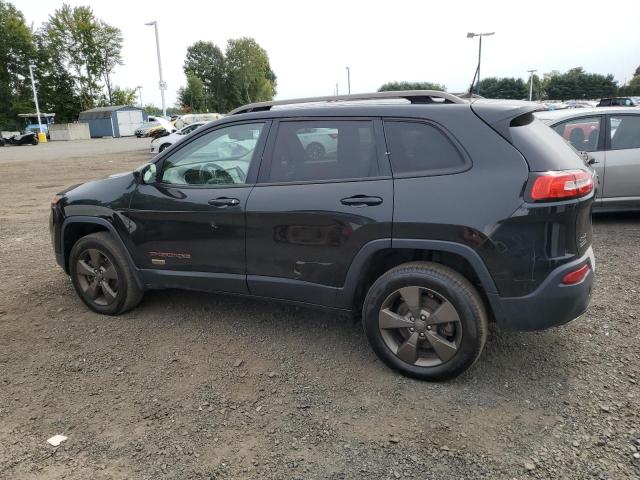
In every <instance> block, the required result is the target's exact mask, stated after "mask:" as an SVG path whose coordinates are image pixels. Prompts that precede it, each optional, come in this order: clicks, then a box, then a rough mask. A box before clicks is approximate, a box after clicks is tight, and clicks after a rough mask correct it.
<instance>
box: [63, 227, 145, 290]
mask: <svg viewBox="0 0 640 480" xmlns="http://www.w3.org/2000/svg"><path fill="white" fill-rule="evenodd" d="M61 232H62V233H61V239H60V240H61V245H62V256H63V265H64V270H65V272H66V273H69V254H70V253H71V249H72V248H73V246H74V245H75V244H76V242H77V241H78V240H80V239H81V238H82V237H86V236H87V235H91V234H92V233H97V232H108V233H109V234H110V235H111V236H112V237H113V238H114V239H115V240H116V242H117V243H118V244H119V245H120V247H121V248H122V250H123V252H124V254H125V257H126V258H127V261H128V262H129V269H130V270H131V272H132V273H133V277H134V279H135V281H136V284H137V286H138V287H139V288H143V287H144V284H143V282H142V279H141V277H140V273H139V272H138V269H137V268H136V267H135V264H134V263H133V259H132V258H131V255H130V253H129V250H127V248H126V246H125V244H124V242H123V241H122V238H121V237H120V235H119V234H118V232H117V231H116V229H115V227H114V226H113V224H112V223H111V222H109V221H108V220H106V219H104V218H99V217H87V216H74V217H67V218H66V219H65V220H64V222H63V223H62V228H61Z"/></svg>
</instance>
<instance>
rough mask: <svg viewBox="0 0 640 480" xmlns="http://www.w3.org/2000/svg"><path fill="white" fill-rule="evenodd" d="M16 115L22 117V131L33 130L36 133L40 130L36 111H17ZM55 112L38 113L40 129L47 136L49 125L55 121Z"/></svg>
mask: <svg viewBox="0 0 640 480" xmlns="http://www.w3.org/2000/svg"><path fill="white" fill-rule="evenodd" d="M18 117H20V118H22V119H24V122H25V125H24V132H25V133H28V132H34V133H35V134H36V135H37V134H38V132H40V125H39V124H38V114H37V113H19V114H18ZM55 117H56V114H55V113H40V124H41V125H42V131H43V132H44V133H45V134H46V135H47V138H49V125H53V123H55Z"/></svg>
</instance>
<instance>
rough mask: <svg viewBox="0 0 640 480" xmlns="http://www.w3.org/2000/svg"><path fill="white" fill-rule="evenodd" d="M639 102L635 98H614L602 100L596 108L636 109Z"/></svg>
mask: <svg viewBox="0 0 640 480" xmlns="http://www.w3.org/2000/svg"><path fill="white" fill-rule="evenodd" d="M636 106H638V102H637V101H636V100H635V99H634V98H633V97H612V98H603V99H601V100H600V101H599V102H598V104H597V105H596V107H636Z"/></svg>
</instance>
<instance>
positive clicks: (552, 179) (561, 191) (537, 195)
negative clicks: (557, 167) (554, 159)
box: [531, 170, 593, 202]
mask: <svg viewBox="0 0 640 480" xmlns="http://www.w3.org/2000/svg"><path fill="white" fill-rule="evenodd" d="M592 191H593V177H592V176H591V174H590V173H589V172H585V171H584V170H561V171H555V172H544V173H541V174H539V176H537V177H536V179H535V180H534V182H533V186H532V187H531V198H532V199H533V200H535V201H537V202H539V201H544V200H562V199H567V198H578V197H584V196H585V195H588V194H589V193H591V192H592Z"/></svg>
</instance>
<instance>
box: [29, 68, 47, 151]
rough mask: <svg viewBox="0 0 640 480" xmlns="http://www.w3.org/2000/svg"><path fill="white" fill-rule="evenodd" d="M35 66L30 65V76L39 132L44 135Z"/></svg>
mask: <svg viewBox="0 0 640 480" xmlns="http://www.w3.org/2000/svg"><path fill="white" fill-rule="evenodd" d="M33 68H34V67H33V65H31V64H29V75H31V88H32V89H33V101H34V102H36V115H37V116H38V131H39V132H40V133H44V132H43V131H42V121H41V120H40V106H39V105H38V92H37V91H36V82H35V80H34V79H33ZM38 140H40V136H39V135H38Z"/></svg>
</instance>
